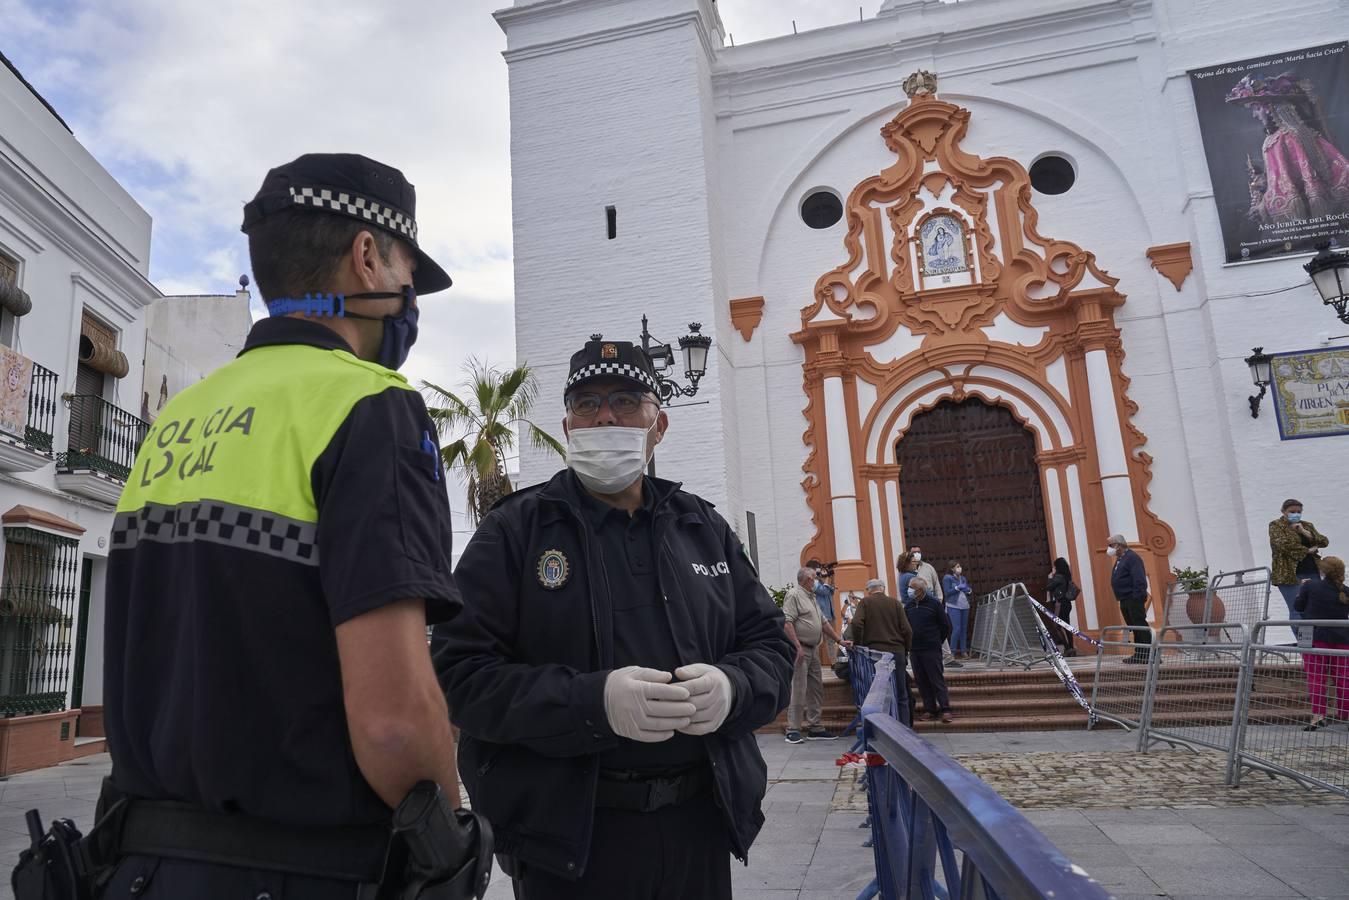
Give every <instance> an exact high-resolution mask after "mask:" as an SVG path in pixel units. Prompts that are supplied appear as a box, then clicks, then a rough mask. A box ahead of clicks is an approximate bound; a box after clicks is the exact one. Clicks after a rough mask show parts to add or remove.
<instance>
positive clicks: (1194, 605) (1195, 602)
mask: <svg viewBox="0 0 1349 900" xmlns="http://www.w3.org/2000/svg"><path fill="white" fill-rule="evenodd" d="M1214 599H1217V598H1214ZM1185 615H1187V616H1189V617H1190V621H1191V622H1193V623H1194V624H1196V625H1198V624H1199V623H1201V622H1203V621H1204V592H1203V591H1190V595H1189V596H1188V597H1186V598H1185Z"/></svg>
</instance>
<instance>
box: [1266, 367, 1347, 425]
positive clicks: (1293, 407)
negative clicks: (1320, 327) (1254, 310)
mask: <svg viewBox="0 0 1349 900" xmlns="http://www.w3.org/2000/svg"><path fill="white" fill-rule="evenodd" d="M1271 366H1272V368H1273V374H1274V384H1273V388H1274V411H1275V412H1276V413H1277V414H1278V419H1279V437H1280V438H1282V439H1283V440H1285V441H1289V440H1293V439H1294V438H1309V437H1329V436H1331V435H1333V434H1349V347H1327V348H1325V349H1324V350H1302V351H1299V352H1297V353H1276V354H1275V355H1274V359H1273V360H1272V361H1271Z"/></svg>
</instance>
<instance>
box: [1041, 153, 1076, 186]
mask: <svg viewBox="0 0 1349 900" xmlns="http://www.w3.org/2000/svg"><path fill="white" fill-rule="evenodd" d="M1076 180H1077V172H1076V171H1075V170H1074V169H1073V164H1072V163H1071V162H1069V161H1068V160H1066V159H1064V158H1063V157H1062V156H1053V155H1050V156H1042V157H1040V158H1039V159H1037V160H1036V161H1035V162H1033V163H1031V166H1030V184H1031V187H1033V188H1035V189H1036V190H1037V191H1039V192H1040V193H1042V194H1063V193H1066V192H1067V191H1068V189H1069V188H1071V187H1072V186H1073V182H1074V181H1076Z"/></svg>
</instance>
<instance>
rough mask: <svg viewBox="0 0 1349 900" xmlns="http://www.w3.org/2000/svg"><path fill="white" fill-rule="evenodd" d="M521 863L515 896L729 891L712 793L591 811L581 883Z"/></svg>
mask: <svg viewBox="0 0 1349 900" xmlns="http://www.w3.org/2000/svg"><path fill="white" fill-rule="evenodd" d="M938 654H939V655H940V651H938ZM523 868H524V872H523V873H522V874H521V875H520V876H517V877H516V879H515V884H514V886H515V897H516V900H581V898H594V900H599V898H610V897H613V898H623V900H702V898H706V900H730V897H731V841H730V836H729V835H728V833H727V830H726V820H725V818H723V816H722V812H721V810H719V809H717V806H716V804H715V803H714V802H713V800H712V795H711V793H708V794H705V795H703V796H701V797H695V798H693V799H692V800H689V801H686V802H684V803H677V804H675V805H674V806H666V807H664V808H662V809H658V810H656V811H655V812H649V813H642V812H631V811H629V810H625V809H605V808H600V809H597V810H595V830H594V833H593V835H592V837H591V840H590V861H589V862H588V863H587V864H586V869H585V874H584V875H583V876H581V879H580V880H579V881H568V880H567V879H565V878H559V877H557V876H556V875H552V874H550V873H548V872H543V871H540V870H539V869H537V868H531V867H529V866H528V865H524V866H523Z"/></svg>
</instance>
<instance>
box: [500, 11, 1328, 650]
mask: <svg viewBox="0 0 1349 900" xmlns="http://www.w3.org/2000/svg"><path fill="white" fill-rule="evenodd" d="M497 19H498V22H499V23H500V24H501V27H502V28H503V29H504V30H505V32H506V34H507V37H508V49H507V52H506V59H507V62H508V65H509V69H510V88H511V119H512V137H511V148H512V149H511V156H512V170H513V203H514V219H515V224H514V238H515V271H516V338H517V355H518V359H519V361H521V362H525V363H528V364H529V365H530V366H532V367H533V368H534V369H535V370H536V371H537V373H538V375H539V378H540V383H541V397H542V398H543V399H542V400H541V401H540V403H541V406H543V408H542V409H540V410H538V411H537V412H538V418H539V419H540V420H542V421H549V420H550V418H549V416H550V414H555V415H554V419H560V418H561V415H562V407H561V399H560V394H561V388H562V384H563V381H564V378H565V374H566V363H567V357H568V355H569V353H570V352H571V351H572V350H574V349H575V348H577V347H579V346H580V345H581V344H582V343H583V342H584V341H585V339H586V338H587V336H588V335H590V334H591V333H595V332H599V333H603V334H604V335H605V336H606V337H610V338H614V339H626V340H633V339H635V338H636V336H637V333H638V331H639V329H640V320H641V317H642V316H643V315H646V316H648V317H650V322H651V330H652V331H653V332H655V333H656V334H658V335H660V336H661V337H662V338H664V339H665V340H669V339H670V338H671V337H672V336H677V335H678V334H682V333H683V332H684V330H686V326H687V323H689V322H699V323H701V324H702V326H703V331H704V332H705V333H710V334H711V335H712V336H713V338H714V345H713V352H712V353H711V355H710V358H709V365H708V372H707V375H706V377H704V378H703V380H702V383H701V384H700V388H699V391H698V393H697V394H696V396H694V397H693V398H690V399H686V400H683V401H677V402H676V403H675V404H674V405H673V406H672V407H671V409H670V418H671V428H670V431H669V434H668V435H667V437H666V440H665V441H664V443H662V445H661V446H660V448H659V449H658V451H657V456H656V465H657V468H658V472H659V474H660V475H661V476H662V477H669V478H673V479H676V480H679V481H682V482H683V483H684V485H685V487H686V488H687V489H689V490H692V491H695V492H697V493H699V494H701V495H703V496H705V497H707V498H708V499H710V500H712V501H713V502H715V503H716V504H717V505H718V507H719V508H720V510H721V511H722V513H723V514H724V515H725V516H726V517H727V518H728V519H729V520H730V521H731V522H732V523H733V525H734V526H735V527H736V530H737V532H738V533H739V534H740V535H741V537H742V539H745V540H746V541H747V542H751V543H752V544H753V547H754V550H755V552H756V554H757V556H758V562H759V567H760V571H761V575H762V577H763V579H764V581H765V582H766V583H769V584H773V585H780V584H785V583H789V582H790V581H791V580H792V579H793V575H794V572H795V569H796V568H797V566H799V565H800V564H801V562H802V561H803V560H805V559H808V558H811V557H816V558H819V559H821V560H837V561H838V574H839V584H840V586H841V587H844V588H847V589H854V590H855V589H860V588H861V587H862V585H863V583H864V582H865V581H866V579H868V578H870V577H875V576H879V577H881V578H883V579H886V580H887V581H888V582H889V583H890V584H891V586H892V587H893V585H894V581H895V577H896V575H895V571H894V561H895V558H896V556H897V554H898V553H899V552H900V551H901V550H903V549H904V548H905V547H907V546H912V545H915V544H921V545H922V546H923V547H924V550H925V554H926V558H927V559H929V560H931V561H933V562H934V563H935V564H937V565H938V567H939V568H940V567H941V566H942V565H943V563H944V562H945V561H946V560H947V559H950V558H959V559H961V560H962V562H964V564H965V568H966V571H967V572H968V573H969V574H970V576H971V580H972V582H973V583H974V584H975V586H976V588H980V589H992V588H995V587H998V586H999V585H1000V584H1002V583H1004V582H1006V581H1011V580H1020V581H1025V582H1026V583H1027V584H1028V586H1030V587H1031V588H1032V590H1035V589H1036V587H1037V585H1041V586H1042V585H1043V582H1044V577H1045V573H1046V571H1047V570H1048V568H1049V564H1050V561H1051V560H1052V559H1053V558H1054V557H1056V556H1062V557H1064V558H1066V559H1067V560H1068V561H1069V562H1070V563H1071V564H1072V566H1073V569H1074V571H1075V572H1076V573H1077V574H1078V581H1079V583H1080V584H1081V586H1082V589H1083V593H1084V595H1085V599H1086V600H1087V602H1084V603H1082V604H1081V606H1080V612H1079V616H1080V618H1079V620H1078V622H1079V624H1080V625H1082V626H1084V627H1086V628H1087V629H1089V630H1095V629H1098V628H1100V627H1102V626H1104V625H1107V624H1114V623H1118V622H1119V621H1120V618H1119V612H1118V607H1117V605H1116V604H1115V603H1114V601H1113V598H1112V597H1111V595H1110V591H1109V573H1110V560H1109V558H1108V557H1107V556H1106V555H1105V552H1104V551H1105V540H1106V537H1107V536H1108V535H1110V534H1111V533H1114V532H1118V533H1121V534H1123V535H1124V536H1125V537H1126V538H1127V539H1128V540H1129V542H1130V543H1131V545H1132V546H1134V547H1135V548H1136V549H1137V550H1138V552H1139V553H1140V554H1141V555H1142V556H1143V557H1144V560H1145V562H1146V565H1147V570H1148V574H1149V578H1150V581H1151V583H1152V584H1153V586H1154V587H1153V596H1154V602H1155V598H1157V597H1158V596H1159V595H1160V592H1161V590H1160V589H1161V586H1162V585H1163V584H1165V583H1166V582H1167V581H1168V580H1169V577H1170V576H1169V573H1170V570H1171V568H1172V567H1173V566H1184V567H1192V568H1199V567H1203V566H1208V567H1209V568H1210V570H1211V571H1218V570H1231V569H1242V568H1246V567H1250V566H1261V565H1267V564H1268V562H1269V559H1268V557H1269V548H1268V540H1267V536H1266V528H1267V524H1268V522H1269V521H1270V520H1271V519H1273V518H1275V517H1276V516H1277V515H1278V514H1279V506H1280V502H1281V501H1282V500H1283V499H1284V498H1285V497H1297V498H1298V499H1300V500H1302V501H1303V502H1304V503H1305V504H1306V515H1307V518H1309V519H1311V520H1314V521H1315V522H1316V523H1317V525H1318V527H1319V528H1320V530H1321V531H1323V532H1324V533H1326V534H1328V535H1329V536H1330V538H1331V541H1332V544H1331V548H1330V550H1331V552H1334V551H1335V550H1337V549H1339V544H1340V542H1341V541H1344V542H1349V515H1346V513H1345V510H1346V509H1349V502H1347V501H1349V486H1347V485H1346V484H1345V482H1344V479H1343V478H1341V477H1339V472H1340V471H1341V466H1342V462H1343V460H1344V459H1346V458H1347V457H1349V435H1342V436H1325V437H1318V438H1317V439H1313V440H1289V439H1285V437H1286V435H1285V434H1284V433H1283V432H1282V431H1281V428H1280V425H1279V422H1277V421H1276V416H1275V411H1274V409H1273V405H1274V403H1275V402H1277V399H1270V398H1267V399H1265V400H1264V401H1263V412H1262V414H1261V415H1260V417H1258V418H1255V417H1253V416H1252V415H1251V409H1252V407H1251V404H1250V402H1249V401H1248V397H1249V396H1250V395H1251V394H1252V393H1254V392H1255V390H1254V388H1253V386H1252V383H1251V375H1250V373H1249V370H1248V366H1247V363H1246V362H1245V359H1246V358H1247V357H1248V356H1250V355H1251V353H1252V350H1253V348H1255V347H1263V348H1264V349H1265V351H1266V352H1269V353H1275V352H1282V351H1301V350H1315V349H1326V350H1333V349H1334V348H1336V347H1343V346H1346V345H1349V325H1344V324H1341V323H1340V322H1339V321H1338V319H1337V318H1336V317H1335V314H1334V313H1333V312H1331V311H1330V310H1329V309H1328V308H1327V307H1325V306H1323V305H1322V303H1321V301H1320V297H1319V295H1318V294H1317V292H1316V290H1315V289H1314V288H1313V287H1312V286H1311V285H1310V284H1307V283H1306V282H1307V276H1306V274H1305V272H1304V271H1303V269H1302V266H1303V265H1304V264H1305V263H1306V262H1307V255H1306V254H1285V255H1281V256H1277V257H1275V258H1270V259H1266V260H1262V261H1252V262H1230V261H1229V254H1228V253H1227V252H1226V251H1225V243H1224V235H1223V232H1222V227H1221V224H1220V221H1219V211H1218V206H1217V204H1216V203H1215V198H1214V188H1213V185H1212V184H1211V183H1210V172H1209V168H1208V167H1207V166H1206V163H1205V150H1204V146H1203V142H1202V135H1201V130H1200V125H1199V121H1198V118H1197V115H1196V108H1195V97H1194V93H1193V92H1192V88H1191V81H1190V78H1189V77H1188V75H1187V72H1189V71H1191V70H1196V69H1202V68H1204V67H1207V66H1215V65H1218V64H1222V63H1225V62H1229V61H1233V60H1239V59H1243V58H1255V57H1260V56H1262V55H1271V56H1274V55H1277V54H1281V53H1285V54H1286V53H1289V52H1291V51H1294V50H1297V49H1298V48H1301V47H1305V46H1309V45H1313V44H1316V43H1318V42H1320V41H1324V40H1328V39H1332V38H1334V36H1336V35H1341V36H1342V35H1346V34H1349V8H1347V7H1345V5H1344V4H1343V3H1341V2H1338V0H1309V2H1307V3H1304V4H1301V5H1299V6H1297V7H1289V8H1283V9H1281V10H1280V11H1279V13H1278V15H1277V16H1274V15H1271V13H1270V8H1269V6H1268V4H1265V3H1257V2H1254V0H962V2H959V3H946V2H941V0H909V2H901V0H886V2H885V3H884V4H883V5H882V6H881V8H880V9H879V10H878V11H876V12H875V15H874V16H873V17H871V18H867V19H863V20H861V21H857V22H854V23H849V24H845V25H839V26H835V27H831V28H826V29H821V30H818V31H813V32H807V33H803V34H800V35H791V36H787V37H783V38H779V39H774V40H769V41H763V42H760V43H755V44H748V45H741V46H732V45H731V44H730V42H729V40H728V38H727V36H726V35H725V33H724V30H723V28H722V25H721V22H720V19H719V16H718V13H717V10H716V6H715V3H713V2H709V0H622V2H613V0H519V2H517V3H516V4H515V5H514V6H513V7H511V8H508V9H505V10H502V11H500V12H499V13H498V14H497ZM1269 74H1270V75H1271V76H1272V75H1274V74H1277V73H1275V72H1270V73H1269ZM1328 89H1333V90H1336V91H1338V92H1339V94H1340V96H1343V95H1344V94H1346V93H1349V84H1339V85H1337V86H1336V85H1331V86H1329V87H1328ZM1346 149H1349V148H1346V147H1344V146H1343V144H1341V145H1340V150H1341V151H1343V150H1346ZM1249 152H1250V153H1251V154H1254V156H1255V157H1256V158H1259V155H1260V143H1259V136H1258V134H1257V137H1256V139H1255V142H1254V144H1253V145H1252V147H1251V148H1250V151H1249ZM1251 165H1252V166H1254V165H1255V164H1254V163H1251ZM1269 174H1270V175H1271V176H1272V175H1273V174H1274V173H1273V171H1272V170H1271V171H1270V173H1269ZM1346 224H1349V221H1347V222H1346ZM1345 375H1346V376H1349V370H1345ZM1346 424H1347V425H1349V420H1347V421H1346ZM523 452H524V456H523V458H522V462H521V474H522V483H526V484H528V483H533V482H537V481H540V480H543V479H544V478H546V477H547V476H548V475H550V474H551V473H552V471H553V470H554V469H555V468H556V465H557V462H556V458H555V457H552V458H549V457H547V456H545V455H543V454H542V453H536V452H532V451H531V450H529V449H528V448H527V449H525V450H524V451H523ZM1273 602H1274V603H1275V604H1276V606H1275V607H1274V608H1273V610H1272V611H1274V612H1279V598H1278V595H1277V594H1275V595H1274V601H1273Z"/></svg>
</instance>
